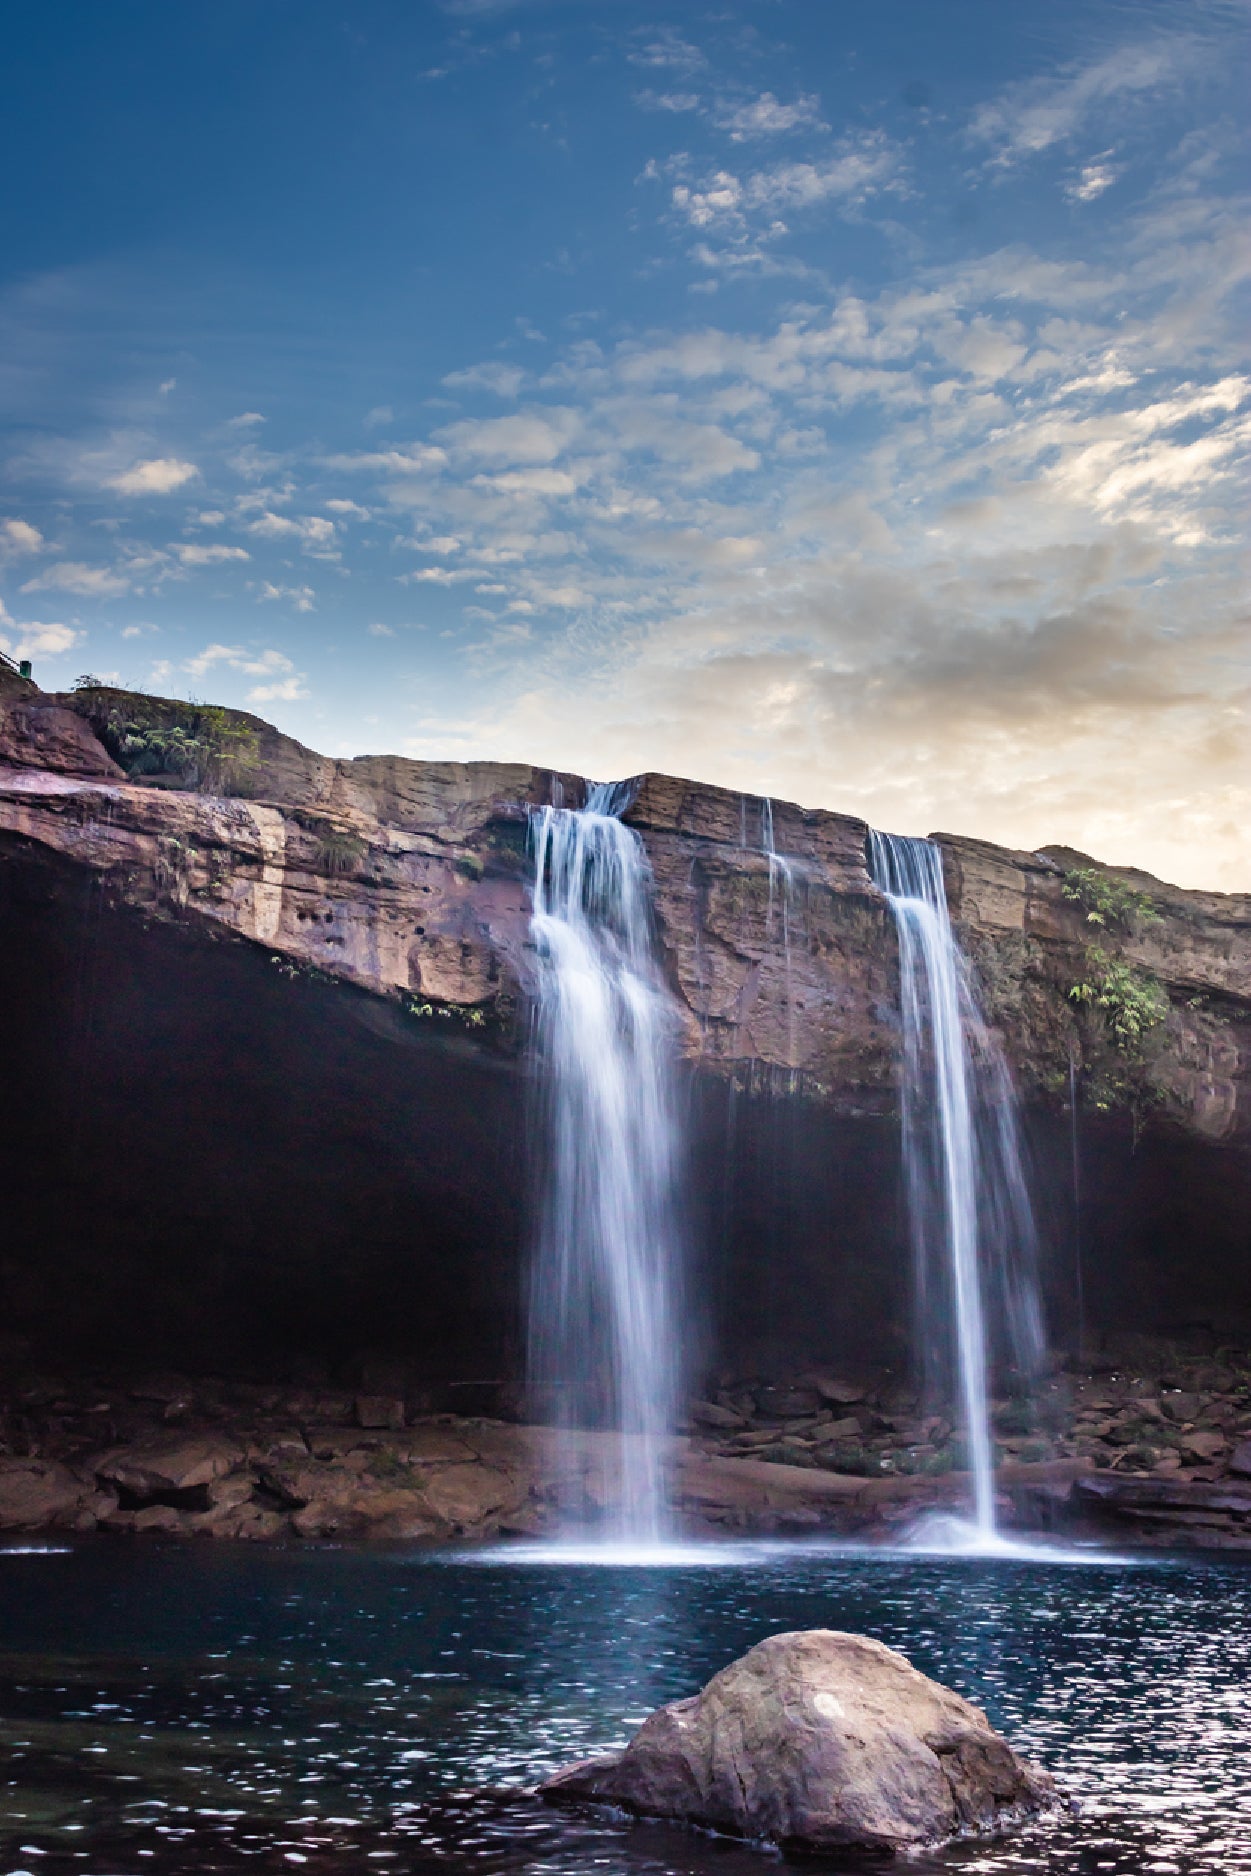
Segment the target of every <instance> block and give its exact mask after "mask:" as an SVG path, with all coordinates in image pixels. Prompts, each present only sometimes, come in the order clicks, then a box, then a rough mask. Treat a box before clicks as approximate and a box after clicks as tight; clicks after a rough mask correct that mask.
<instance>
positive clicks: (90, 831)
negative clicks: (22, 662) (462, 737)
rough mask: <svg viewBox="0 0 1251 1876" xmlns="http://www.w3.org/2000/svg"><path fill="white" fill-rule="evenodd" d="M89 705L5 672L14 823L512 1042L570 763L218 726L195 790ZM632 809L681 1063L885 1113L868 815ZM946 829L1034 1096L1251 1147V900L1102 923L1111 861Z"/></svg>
mask: <svg viewBox="0 0 1251 1876" xmlns="http://www.w3.org/2000/svg"><path fill="white" fill-rule="evenodd" d="M105 696H106V698H108V697H115V698H117V699H119V700H120V702H119V705H118V707H119V708H120V707H121V704H124V703H125V693H105ZM144 701H146V702H148V703H150V702H151V700H144ZM96 707H97V708H98V707H100V706H99V705H98V700H97V706H96ZM86 708H88V705H87V704H85V703H84V701H83V695H82V694H75V695H73V696H71V697H68V698H59V697H52V696H45V695H44V694H43V693H41V692H38V691H36V690H35V689H34V687H33V686H31V685H29V684H26V685H22V684H20V683H19V682H18V681H17V680H14V679H11V678H10V679H6V680H4V682H3V685H2V686H0V833H7V834H8V835H9V836H11V837H15V838H17V839H19V840H24V841H30V842H35V843H38V845H40V846H41V847H43V848H45V849H48V850H50V851H52V852H55V853H58V854H62V855H65V856H67V857H69V858H70V859H72V860H73V861H74V862H76V863H77V864H79V865H82V866H84V867H87V868H90V869H91V870H92V871H93V872H95V873H96V874H97V875H99V876H100V877H101V878H102V879H103V880H104V881H105V882H106V883H107V889H108V891H109V892H110V894H112V895H113V896H114V897H115V898H116V899H118V900H120V901H122V902H124V903H127V904H130V905H133V906H137V907H140V908H142V909H143V910H144V911H145V912H146V913H148V914H150V915H153V916H156V917H160V918H168V919H176V920H184V921H191V922H193V923H194V922H198V923H200V924H203V925H205V926H208V927H211V928H214V929H217V930H219V931H224V932H227V933H230V934H233V935H235V936H237V937H239V938H242V939H245V940H248V941H250V942H251V943H253V944H256V945H260V946H263V947H265V948H266V950H267V951H268V952H270V953H271V954H272V955H274V956H276V957H279V958H282V959H283V960H285V961H287V962H288V963H289V965H290V966H291V968H292V969H295V970H300V971H305V972H315V973H318V974H320V975H322V976H324V977H326V978H330V979H337V980H340V981H344V982H347V983H350V984H354V985H357V986H360V987H361V988H363V989H365V990H368V991H370V992H372V993H374V994H375V995H378V996H380V997H385V998H388V999H391V1000H394V1001H399V1002H401V1003H403V1005H404V1006H405V1007H406V1008H407V1009H408V1010H409V1011H410V1012H414V1013H418V1014H420V1015H421V1016H424V1017H425V1018H426V1019H427V1020H437V1019H438V1018H439V1017H442V1016H447V1015H450V1016H452V1017H454V1018H456V1019H458V1020H459V1021H460V1022H462V1023H463V1024H465V1025H466V1026H467V1027H468V1028H469V1029H470V1030H471V1031H472V1032H473V1033H475V1034H476V1035H478V1036H479V1037H481V1038H482V1039H484V1040H485V1039H487V1038H488V1037H489V1038H490V1039H492V1040H494V1041H495V1042H497V1043H501V1044H503V1045H504V1046H507V1045H508V1044H509V1042H510V1040H511V1039H512V1038H513V1037H514V1035H515V1024H516V1017H517V1011H518V1008H519V1004H520V1002H521V1000H522V999H523V998H524V996H525V994H526V992H527V991H528V989H529V987H530V984H531V967H530V957H531V943H530V934H529V912H530V900H529V890H528V888H529V872H530V859H529V854H528V851H527V816H528V814H529V812H530V811H531V810H532V809H533V808H535V807H536V806H540V805H543V804H545V803H548V802H551V801H552V800H554V799H560V800H563V801H564V802H566V803H568V804H570V805H577V803H579V802H580V801H581V800H583V799H584V797H585V789H586V784H585V782H583V781H582V779H581V778H579V777H576V776H569V775H557V774H554V773H553V772H551V771H549V770H545V769H540V768H534V767H529V766H526V765H522V764H500V763H486V762H478V763H447V762H420V761H414V760H408V759H405V758H402V757H396V756H363V757H356V758H353V759H351V760H346V761H335V760H332V759H330V758H328V757H324V756H320V755H317V754H316V753H315V752H313V751H312V750H308V749H305V748H304V747H303V746H302V745H300V744H299V743H296V742H295V741H293V740H292V739H291V738H290V737H286V736H283V735H281V734H280V733H279V732H278V731H276V730H274V729H273V728H272V727H271V726H269V725H267V724H265V723H262V722H261V721H260V720H259V719H255V718H248V717H245V716H243V715H242V713H229V714H230V715H231V717H232V719H235V720H237V722H238V723H239V724H241V725H243V726H244V727H245V728H246V730H247V733H248V734H249V735H250V736H251V737H252V738H253V739H254V743H255V748H256V757H255V761H254V763H253V766H252V767H251V768H250V769H249V770H248V771H247V773H246V775H244V776H243V777H242V778H241V779H240V780H239V782H238V783H237V787H238V788H239V790H240V791H243V790H244V789H246V792H238V793H235V794H226V795H221V794H207V793H196V792H190V791H187V790H186V789H184V788H182V787H181V786H169V785H168V784H169V783H170V782H171V781H175V782H176V780H177V778H171V777H169V776H159V775H158V776H155V777H152V776H149V777H138V778H130V779H127V778H126V777H124V776H123V774H122V772H121V770H120V769H119V767H118V764H117V763H116V762H115V761H114V760H113V759H112V758H111V757H110V755H109V754H108V752H107V751H106V749H105V748H104V746H103V744H102V743H101V742H100V741H99V740H98V739H97V737H96V736H95V735H94V733H93V731H92V728H91V726H90V723H89V722H88V721H86V720H85V719H84V717H83V716H82V715H81V714H79V712H80V711H82V710H84V709H86ZM167 708H168V709H169V710H171V711H174V710H176V709H177V708H178V706H176V705H175V704H173V703H170V704H169V705H168V706H167ZM223 714H225V713H223ZM158 784H159V785H158ZM625 818H626V819H627V821H628V822H629V823H630V825H632V826H633V827H635V828H636V829H637V830H638V832H639V834H640V836H641V837H642V839H643V841H644V843H645V845H646V848H647V852H648V857H649V859H650V862H651V866H652V870H653V873H654V876H655V903H656V917H657V927H658V935H659V939H660V943H661V945H662V948H663V952H664V957H665V961H666V967H667V972H668V975H669V979H670V982H671V985H672V987H673V989H674V991H675V993H676V994H677V997H678V1007H679V1009H680V1012H681V1015H682V1047H683V1050H684V1052H685V1053H686V1055H687V1056H688V1057H689V1058H690V1059H691V1060H692V1061H694V1062H697V1063H698V1064H700V1065H701V1066H702V1067H704V1068H707V1069H712V1070H715V1071H716V1072H718V1073H720V1074H727V1075H731V1076H734V1077H736V1078H739V1079H741V1080H743V1081H744V1082H745V1083H748V1084H750V1083H751V1082H752V1081H753V1078H754V1079H755V1080H756V1081H760V1080H761V1079H763V1081H765V1082H766V1083H768V1084H769V1085H774V1086H779V1087H788V1088H791V1089H798V1090H801V1091H802V1092H804V1093H805V1094H808V1095H810V1096H813V1097H815V1098H817V1099H819V1100H821V1101H822V1102H823V1103H825V1104H826V1105H827V1106H829V1107H830V1108H831V1109H832V1110H834V1111H836V1112H839V1113H843V1114H847V1115H853V1116H854V1115H862V1114H887V1113H892V1112H893V1111H894V1108H895V1080H896V1073H897V1027H896V1016H895V999H896V968H897V967H896V957H895V941H894V935H893V927H892V925H891V922H890V920H889V918H888V917H887V916H886V911H885V907H884V903H883V900H882V897H881V895H880V893H879V892H878V891H877V889H876V888H875V887H874V886H873V885H872V883H871V882H870V880H869V878H868V875H867V873H866V870H865V836H866V831H867V830H866V827H865V824H864V823H863V822H862V821H859V820H857V819H855V818H854V817H852V816H849V815H841V814H834V813H830V812H827V811H825V810H809V809H803V808H800V807H796V806H794V805H793V804H791V803H785V802H777V803H768V802H765V801H762V800H760V799H759V798H756V797H748V796H743V795H740V794H737V793H734V792H732V791H730V790H727V789H721V788H714V787H711V786H707V785H702V784H696V783H692V782H685V781H681V780H678V779H675V778H673V777H670V776H662V775H645V776H642V777H640V778H638V780H637V782H636V784H635V790H634V798H633V802H632V804H631V806H630V807H629V809H628V810H627V812H626V816H625ZM935 838H937V839H938V840H939V842H940V844H941V846H942V849H943V855H944V867H945V871H946V876H947V884H948V893H949V897H950V900H951V904H952V911H953V916H954V918H955V920H956V923H957V926H958V928H959V930H960V932H961V934H962V936H963V938H964V941H965V943H966V945H967V947H968V949H969V950H970V952H971V953H972V955H973V956H974V959H975V961H976V962H977V964H978V967H979V972H980V976H981V979H982V987H983V992H984V996H985V999H986V1002H987V1006H988V1010H989V1013H990V1015H991V1017H992V1020H993V1021H994V1022H995V1023H996V1024H997V1025H998V1027H999V1028H1000V1030H1001V1032H1002V1034H1003V1037H1004V1040H1005V1043H1006V1046H1007V1049H1008V1053H1009V1056H1010V1058H1011V1060H1012V1061H1013V1064H1014V1067H1015V1069H1016V1072H1017V1074H1018V1078H1019V1080H1020V1082H1021V1084H1022V1087H1023V1088H1024V1089H1025V1090H1026V1092H1029V1091H1031V1090H1040V1091H1042V1092H1044V1093H1046V1094H1048V1095H1049V1096H1050V1097H1051V1098H1053V1099H1058V1098H1060V1097H1061V1095H1062V1094H1063V1092H1064V1090H1065V1089H1066V1088H1067V1080H1068V1071H1069V1065H1070V1062H1071V1061H1073V1060H1076V1061H1077V1062H1078V1063H1079V1065H1083V1066H1085V1067H1087V1068H1088V1069H1089V1071H1090V1075H1089V1083H1090V1091H1091V1093H1092V1095H1093V1096H1094V1097H1095V1099H1096V1101H1097V1103H1098V1104H1102V1105H1105V1106H1106V1105H1107V1104H1108V1103H1109V1102H1112V1103H1115V1102H1116V1101H1117V1100H1118V1099H1122V1100H1124V1101H1125V1102H1126V1103H1128V1104H1131V1105H1133V1106H1134V1107H1135V1109H1136V1111H1137V1110H1139V1109H1142V1108H1143V1107H1144V1106H1145V1108H1146V1110H1147V1111H1148V1114H1158V1116H1159V1117H1160V1118H1163V1119H1166V1120H1167V1121H1168V1122H1169V1123H1170V1124H1172V1125H1174V1126H1176V1127H1179V1128H1181V1129H1183V1130H1185V1131H1186V1132H1188V1133H1190V1134H1193V1135H1195V1136H1197V1137H1199V1138H1202V1139H1207V1140H1212V1141H1225V1142H1242V1143H1246V1142H1247V1141H1248V1140H1251V1098H1249V1096H1248V1085H1249V1080H1251V1026H1249V1022H1248V1017H1249V1014H1251V896H1247V895H1243V896H1237V895H1222V894H1218V893H1200V892H1183V891H1181V890H1179V889H1177V888H1175V887H1171V886H1167V885H1165V884H1163V883H1162V882H1160V881H1158V880H1154V879H1151V878H1150V877H1149V876H1147V875H1144V874H1138V873H1135V872H1133V871H1132V870H1126V869H1120V870H1118V871H1117V872H1116V873H1115V874H1114V875H1112V877H1113V878H1114V879H1115V880H1116V881H1117V882H1119V883H1121V884H1122V885H1124V886H1127V887H1128V888H1129V889H1130V891H1131V892H1132V893H1134V894H1136V895H1137V896H1138V901H1137V902H1138V903H1140V904H1141V906H1142V908H1144V909H1145V916H1142V917H1140V916H1139V915H1138V913H1137V912H1136V911H1135V912H1134V913H1133V914H1132V915H1131V916H1128V917H1126V919H1124V920H1123V921H1122V924H1121V926H1119V927H1118V926H1117V923H1116V921H1115V920H1113V921H1111V922H1109V921H1107V920H1104V922H1103V923H1098V922H1095V923H1092V922H1091V919H1090V916H1089V910H1088V908H1087V907H1086V906H1084V905H1083V903H1082V902H1081V900H1080V899H1077V898H1074V897H1072V896H1071V886H1070V885H1069V882H1070V881H1071V879H1072V876H1073V875H1074V874H1075V873H1078V872H1082V871H1087V872H1090V873H1092V874H1094V875H1099V874H1101V873H1106V872H1107V869H1100V868H1098V867H1096V866H1095V863H1093V862H1090V861H1088V860H1087V859H1086V858H1085V857H1084V856H1082V855H1080V854H1075V853H1070V852H1068V851H1067V850H1064V849H1060V848H1056V849H1050V850H1045V851H1043V852H1040V853H1032V854H1026V853H1016V852H1011V851H1008V850H1006V849H1003V848H1000V847H995V846H992V845H990V844H989V843H986V842H982V841H972V840H966V839H961V838H959V837H957V836H947V835H939V836H936V837H935ZM778 856H784V857H785V864H784V865H782V864H779V858H778ZM1066 886H1069V891H1068V892H1067V893H1066ZM1092 952H1093V953H1094V955H1095V958H1096V960H1097V959H1098V958H1099V957H1100V956H1102V957H1103V958H1105V959H1106V958H1107V957H1109V956H1111V957H1114V959H1115V961H1117V962H1118V963H1120V964H1122V965H1124V966H1127V967H1128V968H1129V969H1130V970H1132V971H1133V972H1136V973H1141V974H1143V975H1145V976H1146V978H1148V979H1149V980H1150V981H1151V982H1152V983H1156V984H1158V985H1160V986H1161V987H1162V988H1163V991H1164V992H1165V993H1166V1003H1165V1004H1164V1005H1162V1006H1161V1008H1162V1010H1165V1011H1166V1014H1164V1015H1163V1016H1162V1019H1161V1020H1160V1021H1159V1022H1158V1023H1155V1024H1153V1025H1152V1026H1151V1030H1152V1033H1151V1034H1150V1036H1149V1037H1148V1038H1147V1040H1146V1043H1145V1045H1144V1047H1143V1048H1142V1049H1136V1050H1135V1051H1134V1052H1133V1057H1134V1059H1133V1062H1132V1069H1133V1072H1132V1073H1129V1068H1128V1066H1127V1062H1126V1060H1125V1057H1124V1051H1121V1052H1120V1053H1119V1054H1118V1052H1117V1051H1116V1050H1115V1049H1112V1048H1110V1047H1109V1043H1108V1037H1107V1035H1106V1034H1105V1033H1103V1032H1102V1031H1101V1029H1100V1026H1099V1023H1098V1022H1097V1021H1094V1020H1092V1016H1091V1008H1090V1001H1089V1000H1088V1002H1087V1004H1086V1005H1085V1006H1083V1004H1082V1003H1080V1002H1079V1001H1076V1000H1075V999H1074V998H1073V996H1072V995H1071V994H1070V993H1071V992H1072V991H1073V989H1074V987H1075V986H1078V985H1080V984H1082V983H1083V982H1085V981H1087V980H1089V979H1090V978H1091V976H1092V972H1093V973H1095V974H1097V972H1098V969H1099V966H1098V963H1097V961H1096V963H1094V964H1093V965H1092ZM1105 1027H1106V1026H1105ZM1105 1058H1106V1060H1105Z"/></svg>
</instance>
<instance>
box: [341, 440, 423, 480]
mask: <svg viewBox="0 0 1251 1876" xmlns="http://www.w3.org/2000/svg"><path fill="white" fill-rule="evenodd" d="M446 463H447V451H446V450H443V449H438V448H436V447H435V445H434V444H431V443H409V444H407V445H405V446H402V447H399V448H396V449H384V450H356V451H353V452H352V453H350V454H347V455H338V456H327V457H326V459H325V466H326V468H327V469H356V470H360V471H362V472H364V473H366V474H368V473H370V472H372V471H378V470H381V471H383V472H384V473H386V474H391V475H423V474H426V473H428V472H429V471H431V470H437V469H442V468H443V467H444V466H445V465H446Z"/></svg>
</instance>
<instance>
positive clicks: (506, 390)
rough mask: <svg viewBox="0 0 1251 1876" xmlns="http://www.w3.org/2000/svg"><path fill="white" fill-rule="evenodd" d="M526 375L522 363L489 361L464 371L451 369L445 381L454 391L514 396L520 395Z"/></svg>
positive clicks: (494, 395) (471, 366)
mask: <svg viewBox="0 0 1251 1876" xmlns="http://www.w3.org/2000/svg"><path fill="white" fill-rule="evenodd" d="M526 375H527V374H526V372H525V371H524V370H523V369H522V367H521V366H520V365H505V364H502V363H499V362H498V361H489V362H488V363H486V364H484V365H470V366H469V367H468V368H467V369H466V370H464V371H450V372H449V373H448V374H447V376H446V377H445V378H444V380H443V382H444V384H445V385H447V387H448V389H449V390H452V391H488V392H489V393H490V394H491V396H492V397H505V398H514V397H516V396H518V395H519V393H520V391H521V388H522V386H523V385H524V383H525V381H526Z"/></svg>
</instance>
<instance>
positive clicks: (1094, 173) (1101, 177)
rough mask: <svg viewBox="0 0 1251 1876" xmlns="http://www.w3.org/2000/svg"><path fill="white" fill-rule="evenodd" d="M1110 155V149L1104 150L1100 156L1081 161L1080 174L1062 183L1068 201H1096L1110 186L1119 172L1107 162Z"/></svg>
mask: <svg viewBox="0 0 1251 1876" xmlns="http://www.w3.org/2000/svg"><path fill="white" fill-rule="evenodd" d="M1111 155H1112V152H1111V150H1105V151H1104V153H1103V155H1102V156H1097V157H1095V158H1094V159H1093V160H1092V161H1091V162H1089V163H1083V165H1082V171H1081V175H1080V176H1078V177H1077V178H1076V179H1075V180H1073V181H1071V182H1067V183H1066V184H1065V185H1064V193H1065V195H1066V196H1067V197H1068V199H1069V201H1070V202H1097V201H1098V199H1099V197H1100V196H1101V195H1103V194H1104V193H1105V192H1106V191H1107V190H1108V189H1110V188H1111V187H1112V185H1113V183H1114V182H1115V181H1116V180H1117V178H1118V177H1119V175H1120V173H1121V172H1120V170H1119V169H1117V168H1116V167H1115V165H1114V164H1112V163H1111V162H1109V160H1108V159H1109V158H1110V156H1111Z"/></svg>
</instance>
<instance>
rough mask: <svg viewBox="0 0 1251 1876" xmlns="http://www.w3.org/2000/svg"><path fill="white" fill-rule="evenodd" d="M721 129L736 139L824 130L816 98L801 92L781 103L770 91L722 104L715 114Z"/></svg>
mask: <svg viewBox="0 0 1251 1876" xmlns="http://www.w3.org/2000/svg"><path fill="white" fill-rule="evenodd" d="M716 122H717V125H718V127H719V128H720V129H721V130H728V131H729V133H730V137H731V139H732V141H733V142H735V143H744V142H746V141H747V140H748V139H749V138H753V137H776V136H779V135H781V134H782V133H784V132H786V131H792V130H823V129H824V128H825V126H824V125H823V124H822V122H821V112H820V105H819V103H818V100H817V99H816V98H814V97H810V96H804V95H803V94H801V95H800V96H799V97H798V98H796V99H795V100H794V101H793V102H792V103H790V104H783V103H782V102H781V100H780V99H779V98H775V97H774V95H773V93H772V92H771V91H762V92H761V94H760V96H759V97H758V98H753V99H752V100H751V102H750V103H749V104H739V105H735V106H733V107H729V106H723V107H722V109H721V110H720V111H718V112H717V114H716Z"/></svg>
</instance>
